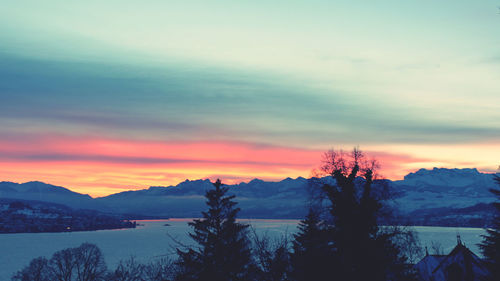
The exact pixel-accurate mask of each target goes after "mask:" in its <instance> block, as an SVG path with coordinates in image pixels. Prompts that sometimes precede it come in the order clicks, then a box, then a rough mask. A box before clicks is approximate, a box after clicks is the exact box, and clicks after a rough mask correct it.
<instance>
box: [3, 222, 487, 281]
mask: <svg viewBox="0 0 500 281" xmlns="http://www.w3.org/2000/svg"><path fill="white" fill-rule="evenodd" d="M189 221H191V220H190V219H170V220H144V221H137V223H138V224H140V225H139V226H138V227H137V228H135V229H119V230H99V231H83V232H65V233H20V234H0V249H1V251H2V252H1V256H0V280H10V277H11V276H12V274H13V273H14V272H16V271H18V270H20V269H21V268H23V267H24V266H26V265H28V263H29V262H30V261H31V259H33V258H35V257H39V256H45V257H47V258H50V257H51V256H52V254H53V253H54V252H56V251H59V250H62V249H65V248H69V247H77V246H79V245H80V244H81V243H84V242H89V243H93V244H96V245H97V246H99V248H101V250H102V252H103V254H104V257H105V259H106V263H107V265H108V267H109V268H113V269H114V268H115V267H116V265H117V264H118V263H119V261H120V260H122V259H127V258H129V257H131V256H134V257H135V258H136V259H137V260H138V261H140V262H148V261H150V260H152V259H157V258H160V257H167V256H173V255H175V248H176V247H177V245H178V244H177V243H176V242H175V241H180V242H182V243H185V244H189V243H191V240H190V239H189V237H188V235H187V233H188V232H189V231H190V230H191V228H190V227H189V226H188V225H187V224H188V222H189ZM241 221H243V222H249V223H250V224H251V225H252V227H253V228H254V229H255V231H256V233H258V234H267V235H269V236H270V237H274V238H277V237H280V236H281V235H283V234H293V233H295V231H296V229H297V223H298V220H263V219H254V220H241ZM165 224H168V225H169V226H166V225H165ZM414 230H415V231H416V232H417V233H418V235H419V238H420V240H421V244H422V246H429V247H430V245H431V241H436V242H438V243H439V244H441V246H442V248H443V250H444V252H445V253H446V254H447V253H448V252H449V251H451V250H452V249H453V247H454V246H455V245H456V241H457V234H460V236H461V239H462V241H463V242H464V244H465V245H466V246H467V247H469V248H470V249H471V250H472V251H473V252H474V253H476V254H479V249H478V247H477V244H478V243H479V242H480V241H481V235H482V234H484V230H483V229H480V228H454V227H427V226H426V227H414Z"/></svg>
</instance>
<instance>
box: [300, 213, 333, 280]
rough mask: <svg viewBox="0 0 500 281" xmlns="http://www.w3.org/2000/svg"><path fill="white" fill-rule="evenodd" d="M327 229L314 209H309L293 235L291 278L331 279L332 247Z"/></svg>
mask: <svg viewBox="0 0 500 281" xmlns="http://www.w3.org/2000/svg"><path fill="white" fill-rule="evenodd" d="M328 234H329V231H328V229H327V228H326V226H325V225H324V224H323V222H322V221H321V220H320V217H319V214H318V213H317V212H316V211H315V210H314V209H312V208H311V209H309V213H308V214H307V216H306V218H305V219H304V220H302V221H301V222H300V223H299V226H298V233H297V234H295V235H294V238H295V240H294V241H293V242H292V243H293V253H292V254H291V262H292V278H293V280H297V281H308V280H316V281H323V280H325V281H326V280H332V278H331V274H330V271H331V268H330V266H331V263H332V261H333V256H332V249H331V247H330V245H329V239H328V238H329V237H328Z"/></svg>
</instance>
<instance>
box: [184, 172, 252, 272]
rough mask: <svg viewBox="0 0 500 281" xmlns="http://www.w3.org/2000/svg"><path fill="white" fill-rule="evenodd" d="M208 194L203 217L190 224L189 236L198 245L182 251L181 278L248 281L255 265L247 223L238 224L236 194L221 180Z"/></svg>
mask: <svg viewBox="0 0 500 281" xmlns="http://www.w3.org/2000/svg"><path fill="white" fill-rule="evenodd" d="M214 187H215V188H214V189H212V190H208V191H207V192H206V194H205V197H206V198H207V202H206V204H207V205H208V210H207V211H206V212H202V215H203V218H202V219H196V220H194V221H193V222H191V223H189V225H190V226H191V227H192V228H193V230H194V231H193V232H192V233H190V234H189V235H190V236H191V238H192V239H193V240H194V241H195V242H196V243H197V244H198V246H197V247H195V248H191V249H188V250H187V251H182V250H179V249H178V250H177V252H178V254H179V262H178V263H179V267H180V269H179V275H178V276H177V279H178V280H183V281H189V280H198V281H210V280H217V281H226V280H227V281H237V280H249V279H250V272H251V268H252V261H251V251H250V242H249V239H248V229H247V228H248V225H245V224H241V223H237V222H236V215H237V214H238V212H239V210H240V209H239V208H235V205H236V202H234V201H233V199H234V196H227V195H226V193H227V191H228V188H227V187H223V186H222V183H221V181H220V180H217V181H216V182H215V183H214Z"/></svg>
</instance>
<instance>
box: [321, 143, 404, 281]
mask: <svg viewBox="0 0 500 281" xmlns="http://www.w3.org/2000/svg"><path fill="white" fill-rule="evenodd" d="M325 163H326V164H325V166H324V167H323V169H324V171H328V173H329V174H330V175H331V176H332V177H333V178H334V179H335V184H325V185H324V186H323V190H324V192H325V193H326V195H327V198H328V200H329V203H330V208H329V215H330V218H331V225H330V228H331V243H332V246H333V259H332V262H333V264H334V265H335V275H336V277H338V280H352V281H368V280H369V281H387V280H402V279H405V280H406V279H407V278H410V275H407V271H408V270H407V269H408V268H409V267H408V266H407V265H406V260H405V257H404V255H402V254H401V251H400V249H399V247H398V245H396V243H394V241H395V240H394V236H395V235H399V234H400V233H399V232H391V231H390V228H379V226H378V222H379V219H380V218H381V217H382V215H383V214H384V213H383V210H384V209H383V204H382V201H383V199H384V198H381V197H380V194H379V193H377V192H375V191H374V190H373V189H372V186H373V184H374V169H375V168H376V167H377V164H376V162H375V161H370V162H368V161H366V160H365V159H364V156H363V154H362V153H361V152H360V151H359V150H357V149H354V150H353V152H352V154H351V155H347V154H346V153H344V152H342V151H340V152H337V151H330V152H329V153H328V154H327V155H326V162H325Z"/></svg>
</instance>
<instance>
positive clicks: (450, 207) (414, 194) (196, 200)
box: [0, 168, 497, 224]
mask: <svg viewBox="0 0 500 281" xmlns="http://www.w3.org/2000/svg"><path fill="white" fill-rule="evenodd" d="M493 177H494V175H493V174H486V173H481V172H479V171H477V170H476V169H438V168H434V169H432V170H426V169H420V170H418V171H417V172H415V173H410V174H408V175H407V176H406V177H405V178H404V180H399V181H386V182H388V183H389V186H390V187H391V189H392V190H393V191H394V192H395V194H397V195H398V196H397V198H396V200H395V203H396V204H395V205H396V207H397V208H398V209H399V211H400V213H401V214H402V215H403V216H408V217H411V218H412V221H414V222H415V223H419V224H429V223H431V224H440V223H441V221H443V220H444V219H448V222H449V223H452V224H453V222H457V220H458V221H459V220H461V219H462V218H463V217H465V216H468V218H469V219H471V220H472V219H474V220H476V221H477V219H478V218H479V221H480V222H478V224H481V223H483V221H484V220H485V218H483V217H484V215H485V214H486V212H487V210H488V208H489V205H488V204H489V203H491V202H493V201H494V200H495V198H494V196H493V195H491V194H490V192H489V189H491V188H495V187H497V186H496V185H495V183H494V180H493ZM317 180H318V179H314V180H313V179H305V178H301V177H299V178H296V179H291V178H287V179H284V180H282V181H277V182H266V181H262V180H259V179H254V180H252V181H250V182H248V183H240V184H236V185H228V187H229V190H230V193H231V194H234V195H236V200H237V201H238V203H239V205H238V207H240V208H241V213H240V214H241V217H248V218H302V217H303V216H304V215H305V213H306V211H307V209H308V207H307V206H308V202H309V199H310V198H311V194H312V193H314V192H313V191H314V190H315V188H316V190H317V187H314V185H313V184H312V183H314V182H316V181H317ZM321 180H331V179H329V178H325V179H321ZM210 188H212V184H211V182H210V181H209V180H194V181H190V180H186V181H184V182H182V183H179V184H178V185H176V186H168V187H161V186H154V187H150V188H149V189H144V190H137V191H126V192H120V193H116V194H112V195H109V196H106V197H101V198H95V199H91V198H90V197H89V196H88V195H82V194H79V193H75V192H72V191H70V190H67V189H65V188H62V187H57V186H52V185H48V184H44V183H40V182H29V183H24V184H15V183H9V182H3V183H0V198H1V197H3V198H19V199H27V200H40V201H48V202H56V203H63V204H67V205H69V206H72V207H74V208H92V209H98V210H100V211H106V212H115V213H128V214H141V215H150V216H163V217H198V216H199V215H200V212H201V211H202V210H204V209H205V208H206V206H205V198H204V194H205V191H206V190H208V189H210ZM434 217H437V218H439V217H442V218H443V219H441V220H435V219H434ZM467 223H469V221H465V222H464V223H463V224H467Z"/></svg>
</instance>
